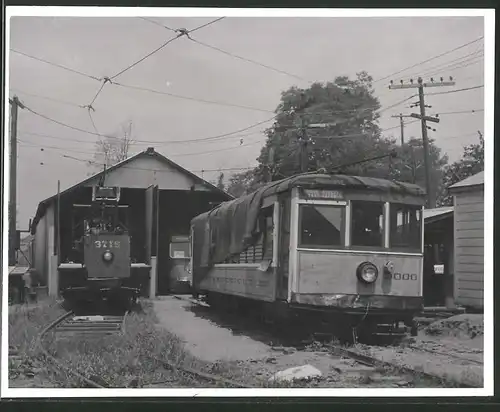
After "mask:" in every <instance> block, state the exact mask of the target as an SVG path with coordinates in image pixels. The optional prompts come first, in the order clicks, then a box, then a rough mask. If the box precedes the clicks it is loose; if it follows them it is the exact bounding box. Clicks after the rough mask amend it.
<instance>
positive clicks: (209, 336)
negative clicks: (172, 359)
mask: <svg viewBox="0 0 500 412" xmlns="http://www.w3.org/2000/svg"><path fill="white" fill-rule="evenodd" d="M153 305H154V309H155V313H156V316H157V317H158V320H159V323H160V325H161V326H162V327H164V328H165V329H167V330H168V331H170V332H171V333H173V334H174V335H176V336H177V337H178V338H179V339H181V340H182V341H183V342H184V344H185V347H186V349H187V350H188V351H189V352H191V354H192V355H193V356H195V357H196V358H198V359H201V360H204V361H207V362H216V361H225V360H227V361H235V360H247V359H255V358H260V359H263V358H266V357H268V356H270V355H271V350H270V347H269V346H268V345H266V344H264V343H262V342H259V341H257V340H254V339H251V338H249V337H247V336H243V335H235V334H233V333H232V332H231V330H229V329H227V328H223V327H220V326H218V325H216V324H214V323H212V322H210V321H208V320H207V319H204V318H201V317H199V316H197V314H196V312H193V311H191V307H192V306H193V305H192V303H191V302H189V301H186V300H179V299H176V298H174V297H171V296H165V297H159V298H158V299H157V300H154V301H153Z"/></svg>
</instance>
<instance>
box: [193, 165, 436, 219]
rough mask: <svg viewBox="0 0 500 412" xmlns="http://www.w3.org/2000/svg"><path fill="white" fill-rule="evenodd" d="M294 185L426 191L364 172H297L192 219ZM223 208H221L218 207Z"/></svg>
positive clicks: (256, 200) (421, 194) (417, 194)
mask: <svg viewBox="0 0 500 412" xmlns="http://www.w3.org/2000/svg"><path fill="white" fill-rule="evenodd" d="M294 187H302V188H307V189H316V188H331V189H334V188H342V189H353V190H362V191H371V192H379V193H380V192H382V193H397V194H401V195H407V196H415V197H424V196H425V195H426V192H425V190H424V189H422V188H421V187H420V186H418V185H416V184H412V183H406V182H396V181H391V180H386V179H379V178H374V177H365V176H348V175H327V174H312V173H310V174H299V175H295V176H291V177H288V178H286V179H282V180H277V181H274V182H270V183H268V184H266V185H264V186H262V187H260V188H259V189H257V190H256V191H255V192H253V193H250V194H248V195H245V196H241V197H239V198H237V199H234V200H230V201H227V202H224V203H221V204H220V205H218V206H216V207H215V208H214V209H212V210H211V211H210V212H206V213H203V214H201V215H199V216H197V217H195V218H194V219H193V220H195V219H199V218H200V219H202V218H203V217H206V216H207V215H209V214H211V213H213V212H214V211H215V210H216V209H236V208H239V206H238V205H243V204H248V205H250V204H253V205H255V204H260V203H261V202H262V200H263V199H265V198H266V197H269V196H273V195H275V194H279V193H283V192H286V191H289V190H291V189H292V188H294ZM221 211H222V210H221Z"/></svg>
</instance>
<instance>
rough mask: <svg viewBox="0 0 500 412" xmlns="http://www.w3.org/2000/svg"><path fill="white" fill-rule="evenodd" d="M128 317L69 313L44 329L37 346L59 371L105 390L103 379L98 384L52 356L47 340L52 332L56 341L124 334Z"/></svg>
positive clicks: (93, 379) (95, 380)
mask: <svg viewBox="0 0 500 412" xmlns="http://www.w3.org/2000/svg"><path fill="white" fill-rule="evenodd" d="M126 315H127V314H125V315H124V316H100V315H97V316H96V315H93V316H76V315H75V314H74V313H73V312H72V311H69V312H66V313H65V314H63V315H62V316H60V317H59V318H57V319H56V320H54V321H53V322H51V323H49V324H48V325H47V326H46V327H45V328H43V330H42V331H41V332H40V334H39V335H38V339H37V344H38V346H39V348H40V350H41V351H42V353H43V354H44V356H45V357H46V358H47V359H49V360H50V361H51V362H52V363H53V364H55V365H56V366H57V367H58V368H59V369H61V370H63V371H65V372H66V373H69V374H71V375H73V376H75V377H77V378H78V379H80V380H81V381H82V382H84V383H85V384H87V385H88V386H90V387H93V388H105V387H107V385H106V384H105V383H104V381H103V380H102V379H99V380H100V381H101V382H97V379H95V378H92V379H91V378H88V377H86V376H84V375H83V374H81V373H79V372H78V371H75V370H74V369H73V368H72V367H69V366H68V365H65V364H64V363H63V362H61V361H59V360H58V359H56V358H55V357H54V356H52V355H51V354H50V352H49V351H48V349H47V348H46V347H45V338H46V337H47V335H48V334H49V333H50V332H53V333H55V337H54V338H55V339H61V338H66V339H77V338H81V337H83V336H85V337H94V338H97V337H102V336H106V335H109V334H114V333H124V326H125V319H126Z"/></svg>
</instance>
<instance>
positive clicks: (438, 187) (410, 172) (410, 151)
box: [391, 137, 448, 195]
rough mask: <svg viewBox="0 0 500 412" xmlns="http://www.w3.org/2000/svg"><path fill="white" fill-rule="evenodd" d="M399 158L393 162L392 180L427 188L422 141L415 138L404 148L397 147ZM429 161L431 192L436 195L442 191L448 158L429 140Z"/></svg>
mask: <svg viewBox="0 0 500 412" xmlns="http://www.w3.org/2000/svg"><path fill="white" fill-rule="evenodd" d="M396 152H397V157H396V159H394V160H393V163H392V171H391V178H393V179H394V180H398V181H400V182H408V183H415V184H417V185H419V186H421V187H422V188H425V186H426V184H425V160H424V147H423V142H422V139H416V138H414V137H412V138H410V140H409V141H408V142H406V143H404V144H403V145H402V146H396ZM429 160H430V163H431V167H430V169H431V178H430V181H431V185H432V186H431V190H433V191H434V193H435V194H436V195H438V194H439V193H441V191H442V181H443V174H444V168H445V166H446V165H447V164H448V156H447V155H441V149H440V148H439V147H437V146H436V145H435V143H434V139H429Z"/></svg>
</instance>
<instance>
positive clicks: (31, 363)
mask: <svg viewBox="0 0 500 412" xmlns="http://www.w3.org/2000/svg"><path fill="white" fill-rule="evenodd" d="M65 312H66V311H65V310H64V309H63V308H62V307H61V306H60V305H59V304H58V302H57V301H56V300H55V299H53V298H47V299H44V300H43V301H40V302H38V303H37V304H36V305H15V306H11V307H9V316H8V318H9V326H8V327H9V329H8V333H9V354H12V355H13V356H9V380H16V379H17V380H24V379H28V380H31V379H33V378H34V377H35V375H38V377H41V378H42V380H43V379H45V378H47V377H48V375H49V374H50V371H49V370H47V368H46V367H45V365H46V364H45V361H44V358H43V356H42V354H41V352H40V350H39V348H38V347H37V346H36V339H37V337H38V334H39V333H40V332H41V331H42V329H43V328H44V327H45V326H46V325H47V324H48V323H50V322H51V321H53V320H55V319H57V318H58V317H59V316H61V315H62V314H64V313H65ZM10 383H11V382H9V384H10ZM37 383H38V384H39V385H44V383H43V382H37Z"/></svg>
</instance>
